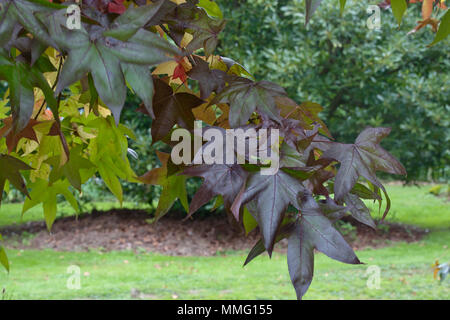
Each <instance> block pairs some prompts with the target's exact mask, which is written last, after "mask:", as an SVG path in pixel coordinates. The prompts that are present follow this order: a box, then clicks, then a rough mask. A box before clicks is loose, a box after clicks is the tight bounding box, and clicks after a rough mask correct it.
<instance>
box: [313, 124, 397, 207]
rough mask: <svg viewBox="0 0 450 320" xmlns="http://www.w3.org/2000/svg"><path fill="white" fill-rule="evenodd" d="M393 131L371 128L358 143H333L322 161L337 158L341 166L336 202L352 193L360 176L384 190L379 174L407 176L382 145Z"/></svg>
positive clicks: (358, 139)
mask: <svg viewBox="0 0 450 320" xmlns="http://www.w3.org/2000/svg"><path fill="white" fill-rule="evenodd" d="M390 131H391V129H389V128H367V129H365V130H364V131H363V132H361V133H360V135H359V136H358V138H357V139H356V141H355V143H354V144H340V143H333V144H331V146H330V147H329V149H328V150H326V151H325V152H324V154H323V155H322V157H321V158H322V159H333V160H337V161H339V162H340V164H341V166H340V168H339V170H338V173H337V175H336V180H335V182H334V193H335V198H336V200H341V199H343V197H344V195H346V194H347V193H349V192H350V190H351V189H352V188H353V186H354V185H355V183H356V181H357V180H358V178H359V177H364V178H366V179H367V180H368V181H370V182H371V183H373V184H374V185H376V186H377V187H379V188H382V189H384V187H383V186H382V185H381V183H380V182H379V181H378V179H377V177H376V175H375V172H376V171H378V170H381V171H384V172H388V173H392V174H403V175H404V174H406V170H405V168H404V167H403V165H402V164H401V163H400V162H399V161H398V160H397V159H395V158H394V157H393V156H392V155H391V154H389V153H388V152H387V151H386V150H384V149H383V148H382V147H381V146H380V145H379V143H380V140H381V139H383V138H384V137H386V136H387V135H388V134H389V133H390Z"/></svg>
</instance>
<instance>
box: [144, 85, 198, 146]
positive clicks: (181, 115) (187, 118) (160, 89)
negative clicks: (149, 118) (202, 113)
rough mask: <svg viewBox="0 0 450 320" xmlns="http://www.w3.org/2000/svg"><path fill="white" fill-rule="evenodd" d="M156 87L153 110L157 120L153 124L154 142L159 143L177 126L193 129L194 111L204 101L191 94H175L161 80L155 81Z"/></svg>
mask: <svg viewBox="0 0 450 320" xmlns="http://www.w3.org/2000/svg"><path fill="white" fill-rule="evenodd" d="M154 85H155V96H154V98H153V108H154V112H155V117H156V118H155V120H154V121H153V123H152V138H153V141H159V140H161V139H163V138H164V137H165V136H167V134H169V132H170V130H171V129H172V128H173V126H174V125H175V124H178V125H179V126H180V127H182V128H186V129H193V128H194V121H195V117H194V114H193V113H192V109H193V108H195V107H197V106H199V105H201V104H202V103H203V102H204V101H203V100H202V99H200V98H198V97H197V96H195V95H193V94H190V93H186V92H179V93H175V92H174V91H173V89H172V88H171V87H170V86H169V85H168V84H166V83H165V82H164V81H163V80H160V79H155V81H154Z"/></svg>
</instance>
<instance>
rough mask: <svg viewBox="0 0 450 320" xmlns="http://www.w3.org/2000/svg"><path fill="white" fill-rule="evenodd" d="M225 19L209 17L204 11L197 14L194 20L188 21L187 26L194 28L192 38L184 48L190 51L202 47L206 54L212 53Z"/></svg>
mask: <svg viewBox="0 0 450 320" xmlns="http://www.w3.org/2000/svg"><path fill="white" fill-rule="evenodd" d="M225 24H226V22H225V20H220V19H213V18H210V17H209V16H208V15H207V14H206V13H205V12H204V11H201V12H200V13H199V14H198V17H197V19H196V20H194V21H188V22H187V26H188V27H189V28H190V29H192V30H194V32H193V34H192V36H193V39H192V40H191V41H190V42H189V44H188V45H187V47H186V50H187V51H188V52H190V53H192V52H194V51H195V50H198V49H200V48H204V50H205V54H206V56H210V55H212V54H213V53H214V50H215V49H216V47H217V44H218V42H219V37H218V35H219V33H220V32H221V31H222V30H223V29H224V28H225Z"/></svg>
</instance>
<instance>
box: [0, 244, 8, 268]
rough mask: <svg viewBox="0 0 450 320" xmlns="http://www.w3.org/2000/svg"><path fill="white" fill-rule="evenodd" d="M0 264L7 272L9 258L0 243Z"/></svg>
mask: <svg viewBox="0 0 450 320" xmlns="http://www.w3.org/2000/svg"><path fill="white" fill-rule="evenodd" d="M1 240H2V237H1V235H0V241H1ZM0 264H1V265H2V266H3V267H4V268H5V269H6V271H8V272H9V260H8V256H7V255H6V251H5V248H3V246H2V245H0Z"/></svg>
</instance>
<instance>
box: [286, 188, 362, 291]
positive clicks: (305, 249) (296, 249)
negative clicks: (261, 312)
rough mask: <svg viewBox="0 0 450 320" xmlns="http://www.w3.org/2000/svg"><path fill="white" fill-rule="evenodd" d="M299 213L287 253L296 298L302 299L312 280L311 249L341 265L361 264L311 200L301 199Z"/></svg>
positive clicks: (309, 197) (312, 261)
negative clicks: (339, 262) (342, 263)
mask: <svg viewBox="0 0 450 320" xmlns="http://www.w3.org/2000/svg"><path fill="white" fill-rule="evenodd" d="M300 213H301V216H300V218H299V219H298V221H297V223H296V225H295V227H294V230H293V231H292V234H291V236H290V237H289V241H288V253H287V256H288V267H289V274H290V275H291V281H292V284H293V285H294V287H295V291H296V293H297V298H298V299H301V298H302V297H303V295H304V294H305V292H306V291H307V290H308V287H309V285H310V284H311V281H312V278H313V273H314V249H317V250H319V251H320V252H322V253H324V254H326V255H327V256H329V257H330V258H332V259H335V260H338V261H341V262H344V263H350V264H360V263H361V262H360V261H359V259H358V258H357V257H356V255H355V253H354V252H353V249H352V248H351V247H350V246H349V245H348V243H347V242H346V241H345V240H344V238H343V237H342V235H341V234H340V233H339V232H338V231H337V230H336V229H335V228H334V227H333V224H332V223H331V221H330V220H329V219H328V218H326V217H325V216H324V215H323V213H322V212H321V211H320V207H319V205H318V204H317V203H316V201H315V200H314V198H313V197H311V196H306V197H303V198H302V201H301V209H300Z"/></svg>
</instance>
